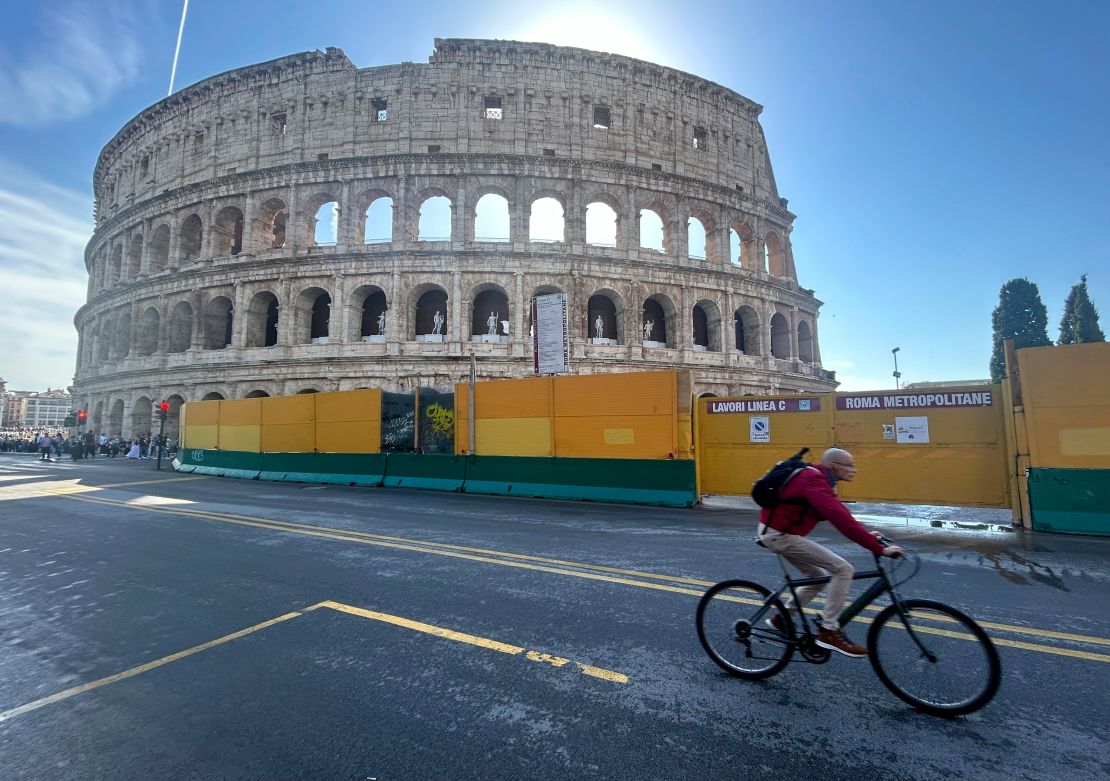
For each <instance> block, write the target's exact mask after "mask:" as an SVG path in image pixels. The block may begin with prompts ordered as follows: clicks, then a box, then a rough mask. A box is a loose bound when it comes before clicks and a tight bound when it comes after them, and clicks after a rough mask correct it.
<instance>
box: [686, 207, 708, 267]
mask: <svg viewBox="0 0 1110 781" xmlns="http://www.w3.org/2000/svg"><path fill="white" fill-rule="evenodd" d="M686 257H687V259H689V260H708V259H709V234H708V232H707V231H706V229H705V223H704V222H702V221H701V219H700V218H699V217H696V216H695V215H693V214H691V215H690V216H689V217H688V218H687V219H686Z"/></svg>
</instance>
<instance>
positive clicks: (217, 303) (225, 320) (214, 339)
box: [203, 296, 233, 350]
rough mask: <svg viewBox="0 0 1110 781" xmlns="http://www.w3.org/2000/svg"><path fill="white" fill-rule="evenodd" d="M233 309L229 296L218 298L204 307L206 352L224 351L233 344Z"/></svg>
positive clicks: (204, 345)
mask: <svg viewBox="0 0 1110 781" xmlns="http://www.w3.org/2000/svg"><path fill="white" fill-rule="evenodd" d="M232 320H233V307H232V303H231V299H229V298H228V297H227V296H216V297H215V298H213V299H212V300H211V301H209V302H208V303H207V304H206V305H205V307H204V344H203V347H204V349H205V350H222V349H224V348H225V347H227V346H228V345H230V344H231V336H232Z"/></svg>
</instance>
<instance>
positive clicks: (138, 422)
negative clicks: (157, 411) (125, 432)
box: [128, 396, 154, 436]
mask: <svg viewBox="0 0 1110 781" xmlns="http://www.w3.org/2000/svg"><path fill="white" fill-rule="evenodd" d="M153 418H154V403H153V402H152V401H151V400H150V398H149V397H147V396H140V397H139V398H137V399H135V403H134V404H132V405H131V420H130V421H129V426H128V429H129V431H130V433H131V434H132V435H134V436H142V435H144V434H149V433H151V421H152V420H153Z"/></svg>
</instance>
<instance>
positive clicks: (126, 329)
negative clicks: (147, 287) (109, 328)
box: [111, 312, 131, 360]
mask: <svg viewBox="0 0 1110 781" xmlns="http://www.w3.org/2000/svg"><path fill="white" fill-rule="evenodd" d="M130 354H131V313H130V312H124V313H123V314H121V315H120V316H119V318H118V319H117V320H116V328H115V333H114V335H113V339H112V354H111V357H112V358H115V359H117V360H118V359H120V358H126V357H127V356H128V355H130Z"/></svg>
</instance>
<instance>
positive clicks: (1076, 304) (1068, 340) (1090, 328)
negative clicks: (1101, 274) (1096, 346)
mask: <svg viewBox="0 0 1110 781" xmlns="http://www.w3.org/2000/svg"><path fill="white" fill-rule="evenodd" d="M1105 341H1106V336H1105V335H1104V334H1103V333H1102V329H1101V328H1099V327H1098V310H1097V309H1095V305H1094V304H1093V303H1091V297H1090V296H1089V295H1087V275H1086V274H1084V275H1083V276H1081V277H1080V278H1079V284H1078V285H1073V286H1072V289H1071V292H1070V293H1068V298H1067V300H1066V301H1065V302H1064V316H1063V317H1062V318H1061V319H1060V338H1059V339H1057V340H1056V344H1083V343H1085V342H1105Z"/></svg>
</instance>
